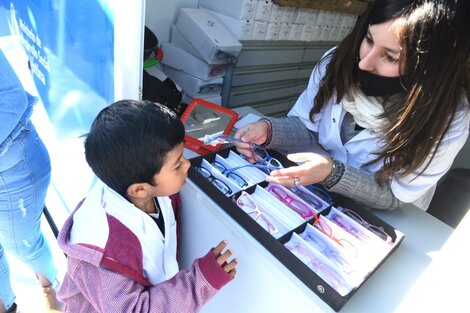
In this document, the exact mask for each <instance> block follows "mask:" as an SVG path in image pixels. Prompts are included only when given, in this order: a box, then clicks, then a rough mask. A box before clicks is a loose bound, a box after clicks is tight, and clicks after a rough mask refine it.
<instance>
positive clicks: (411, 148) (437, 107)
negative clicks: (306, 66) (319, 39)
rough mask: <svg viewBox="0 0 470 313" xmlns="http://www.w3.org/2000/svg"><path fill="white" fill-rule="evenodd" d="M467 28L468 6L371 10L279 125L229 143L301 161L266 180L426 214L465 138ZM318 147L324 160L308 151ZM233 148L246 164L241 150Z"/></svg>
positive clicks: (405, 4) (382, 4) (446, 3)
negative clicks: (319, 187)
mask: <svg viewBox="0 0 470 313" xmlns="http://www.w3.org/2000/svg"><path fill="white" fill-rule="evenodd" d="M468 29H470V4H469V3H468V1H462V0H453V1H452V0H439V1H425V0H418V1H409V0H407V1H403V0H402V1H395V0H393V1H389V0H378V1H375V2H374V3H372V4H371V5H370V6H369V8H368V9H367V11H366V12H365V13H364V14H363V15H362V16H361V17H360V18H359V19H358V21H357V23H356V25H355V27H354V29H353V31H352V33H351V34H349V35H348V36H347V37H346V38H345V39H344V40H343V41H342V42H341V43H340V44H339V45H338V47H336V48H335V49H332V50H330V51H329V52H327V53H326V55H325V56H324V58H323V59H322V60H321V61H320V62H319V64H318V65H317V66H316V67H315V69H314V70H313V73H312V75H311V77H310V81H309V84H308V87H307V89H306V90H305V91H304V92H303V93H302V94H301V95H300V97H299V99H298V100H297V102H296V104H295V105H294V107H293V108H292V109H291V111H290V112H289V113H288V117H287V118H286V119H274V118H268V119H262V120H261V121H258V122H256V123H253V124H249V125H247V126H245V127H243V128H241V129H239V130H238V132H237V133H236V135H235V137H236V138H241V140H242V141H245V142H247V141H252V142H255V143H258V144H263V145H264V146H265V147H267V148H270V149H277V150H283V151H286V152H290V153H292V152H304V153H298V154H293V155H290V156H289V157H290V159H291V160H293V161H296V162H299V163H301V164H300V165H299V166H294V167H291V168H286V169H281V170H277V171H273V172H272V173H271V176H269V177H267V178H266V180H267V181H270V182H276V183H280V184H283V185H286V186H292V185H298V184H302V185H309V184H312V183H320V184H322V185H323V186H325V187H326V188H327V189H328V190H330V191H331V192H336V193H340V194H342V195H344V196H347V197H349V198H351V199H354V200H356V201H357V202H360V203H362V204H363V205H365V206H366V207H369V208H376V209H394V208H397V207H400V206H401V205H402V204H403V203H413V204H415V205H417V206H418V207H420V208H422V209H426V208H427V206H428V204H429V201H430V200H431V197H432V194H433V192H434V188H435V185H436V183H437V181H438V180H439V178H441V177H442V176H443V175H444V174H445V173H446V172H447V171H448V170H449V168H450V166H451V164H452V162H453V160H454V158H455V156H456V154H457V153H458V151H459V150H460V149H461V148H462V146H463V145H464V143H465V141H466V139H467V137H468V134H469V120H470V114H469V104H468V95H469V94H470V88H469V85H470V83H469V73H470V71H469V68H468V64H469V51H470V33H469V32H468ZM317 144H319V145H320V146H321V148H322V149H323V150H324V151H323V152H321V153H312V152H308V151H311V150H312V147H314V146H315V145H317ZM238 149H239V151H240V152H241V153H243V154H245V155H246V156H248V158H250V160H252V161H254V159H253V155H252V153H251V150H250V145H249V144H238Z"/></svg>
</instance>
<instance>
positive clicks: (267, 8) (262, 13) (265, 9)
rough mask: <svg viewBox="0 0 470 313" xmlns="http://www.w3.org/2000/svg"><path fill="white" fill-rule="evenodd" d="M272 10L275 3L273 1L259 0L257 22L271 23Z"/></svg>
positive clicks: (256, 14)
mask: <svg viewBox="0 0 470 313" xmlns="http://www.w3.org/2000/svg"><path fill="white" fill-rule="evenodd" d="M272 9H273V2H272V1H271V0H258V1H257V5H256V11H255V17H254V19H255V20H256V21H264V22H269V17H270V16H271V10H272Z"/></svg>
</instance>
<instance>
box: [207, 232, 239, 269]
mask: <svg viewBox="0 0 470 313" xmlns="http://www.w3.org/2000/svg"><path fill="white" fill-rule="evenodd" d="M225 247H227V241H226V240H223V241H221V242H220V243H219V244H218V245H217V247H215V248H214V250H213V253H214V257H215V259H216V261H217V263H218V264H219V265H220V266H221V267H222V268H223V270H224V271H225V272H226V273H227V274H229V275H230V276H232V277H235V274H237V269H236V268H235V266H237V264H238V260H237V259H233V260H232V261H230V262H229V263H227V260H228V258H229V257H231V256H232V250H230V249H229V250H226V251H225V252H224V253H223V254H222V250H224V249H225Z"/></svg>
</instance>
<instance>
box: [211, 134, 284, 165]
mask: <svg viewBox="0 0 470 313" xmlns="http://www.w3.org/2000/svg"><path fill="white" fill-rule="evenodd" d="M203 142H204V144H215V145H217V144H222V143H235V142H240V143H248V144H250V145H251V147H252V150H253V153H254V154H255V156H256V158H257V159H258V161H257V163H258V164H260V163H261V164H264V165H267V166H273V167H275V168H283V166H282V163H281V161H279V160H278V159H276V158H273V157H272V156H271V155H270V154H269V153H268V151H267V150H266V149H265V148H263V147H262V146H260V145H258V144H256V143H254V142H244V141H241V140H240V139H236V138H233V137H231V136H227V135H216V136H211V135H206V136H205V137H204V138H203Z"/></svg>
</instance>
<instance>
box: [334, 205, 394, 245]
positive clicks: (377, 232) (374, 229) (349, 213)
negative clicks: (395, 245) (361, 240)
mask: <svg viewBox="0 0 470 313" xmlns="http://www.w3.org/2000/svg"><path fill="white" fill-rule="evenodd" d="M343 213H344V214H345V215H347V216H349V217H350V218H352V219H353V220H355V221H356V222H358V223H359V224H361V225H362V226H364V227H365V228H367V229H368V230H370V231H371V232H372V233H373V234H375V235H377V236H378V237H379V238H380V239H382V240H384V241H391V237H390V236H389V235H388V234H387V233H386V232H385V230H384V229H383V228H382V227H381V226H380V227H379V226H376V225H373V224H370V223H368V222H366V221H365V220H364V218H362V216H360V215H359V214H358V213H357V212H355V211H353V210H350V209H343Z"/></svg>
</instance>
